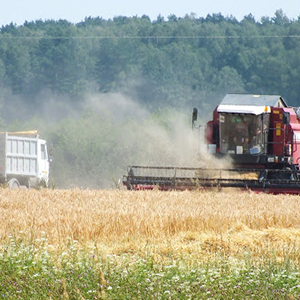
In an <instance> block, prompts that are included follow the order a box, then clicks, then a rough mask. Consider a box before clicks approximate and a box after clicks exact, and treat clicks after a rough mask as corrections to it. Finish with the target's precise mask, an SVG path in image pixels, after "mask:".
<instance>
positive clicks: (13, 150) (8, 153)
mask: <svg viewBox="0 0 300 300" xmlns="http://www.w3.org/2000/svg"><path fill="white" fill-rule="evenodd" d="M0 182H1V183H7V185H8V186H9V187H10V188H11V189H16V188H19V187H20V186H26V187H28V188H30V187H35V188H38V187H40V186H48V183H49V158H48V151H47V144H46V141H45V140H42V139H39V135H38V132H37V131H21V132H0Z"/></svg>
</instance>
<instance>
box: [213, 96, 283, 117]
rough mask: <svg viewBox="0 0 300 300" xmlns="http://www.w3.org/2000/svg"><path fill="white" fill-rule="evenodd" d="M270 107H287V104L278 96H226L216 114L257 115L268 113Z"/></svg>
mask: <svg viewBox="0 0 300 300" xmlns="http://www.w3.org/2000/svg"><path fill="white" fill-rule="evenodd" d="M271 107H287V104H286V102H285V101H284V99H283V98H282V97H281V96H279V95H252V94H227V95H226V96H225V97H224V98H223V100H222V101H221V103H220V105H219V106H218V112H225V113H245V114H246V113H247V114H255V115H259V114H262V113H264V112H270V111H271Z"/></svg>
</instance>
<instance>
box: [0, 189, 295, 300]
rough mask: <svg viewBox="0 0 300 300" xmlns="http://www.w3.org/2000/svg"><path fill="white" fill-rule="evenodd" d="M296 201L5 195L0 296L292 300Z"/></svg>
mask: <svg viewBox="0 0 300 300" xmlns="http://www.w3.org/2000/svg"><path fill="white" fill-rule="evenodd" d="M299 202H300V198H299V197H298V196H290V195H277V196H275V195H265V194H256V193H252V192H238V191H236V190H235V191H231V190H225V191H222V192H217V191H203V192H201V191H200V192H199V191H193V192H191V191H184V192H175V191H172V192H160V191H138V192H130V191H121V190H111V191H108V190H79V189H75V190H46V189H43V190H40V191H36V190H16V191H15V190H14V191H10V190H8V189H3V190H1V191H0V299H1V295H3V298H5V299H103V298H107V299H188V298H191V299H199V298H202V299H207V298H211V299H241V298H243V299H295V298H297V297H300V287H299V285H298V282H300V274H299V272H298V266H299V258H300V257H299V249H300V240H299V235H300V230H299V225H300V218H299V215H300V212H299V209H298V208H299Z"/></svg>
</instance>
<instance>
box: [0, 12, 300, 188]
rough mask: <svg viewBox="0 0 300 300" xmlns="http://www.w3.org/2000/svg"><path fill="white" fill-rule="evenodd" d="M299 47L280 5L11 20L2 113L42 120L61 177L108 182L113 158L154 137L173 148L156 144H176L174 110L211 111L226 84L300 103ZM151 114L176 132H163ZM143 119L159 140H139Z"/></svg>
mask: <svg viewBox="0 0 300 300" xmlns="http://www.w3.org/2000/svg"><path fill="white" fill-rule="evenodd" d="M299 49H300V18H298V19H297V20H290V19H288V18H287V17H286V16H285V14H284V12H283V11H282V10H277V11H276V12H275V13H274V16H273V17H264V18H262V19H261V20H259V21H257V20H255V18H254V17H253V16H252V15H251V14H249V15H247V16H245V17H244V18H243V19H242V20H241V21H237V19H236V18H234V17H233V16H230V17H224V16H223V15H222V14H213V15H208V16H207V17H205V18H197V17H196V15H194V14H188V15H186V16H185V17H182V18H179V17H176V16H175V15H170V16H168V18H166V19H165V18H164V17H162V16H158V17H157V19H156V20H153V21H151V20H150V18H149V17H148V16H146V15H144V16H142V17H125V16H118V17H115V18H113V19H109V20H105V19H103V18H101V17H95V18H92V17H87V18H86V19H85V20H84V21H82V22H79V23H77V24H73V23H71V22H68V21H67V20H58V21H54V20H45V21H42V20H36V21H26V22H25V23H24V24H23V25H22V26H16V25H15V24H13V23H11V24H8V25H6V26H2V27H1V29H0V88H1V90H2V93H0V116H1V124H0V125H1V127H2V129H3V130H14V129H16V130H22V129H25V127H28V128H29V127H30V126H31V127H32V126H36V127H38V128H37V129H39V130H40V131H41V132H42V133H43V134H44V135H45V136H46V137H47V139H48V140H50V141H51V143H52V144H53V148H55V151H54V153H56V154H55V155H56V157H55V160H54V162H53V169H54V171H53V174H54V177H56V178H58V181H59V182H62V181H65V182H66V181H68V180H67V178H69V179H70V178H72V174H78V178H79V177H81V174H82V173H83V172H84V173H85V174H86V178H89V180H87V182H86V183H85V186H93V187H97V186H107V184H104V183H103V180H104V178H105V180H106V179H107V178H108V177H110V178H112V177H115V176H118V175H115V174H112V173H111V171H109V170H114V172H115V173H116V174H119V173H120V172H121V170H122V169H123V168H124V167H125V166H126V163H131V162H135V161H140V162H143V159H142V158H144V159H146V160H150V159H149V153H148V156H147V154H146V153H145V152H146V149H147V150H148V151H149V152H152V153H156V154H157V152H162V153H163V152H166V151H163V150H161V151H160V150H159V149H158V148H157V149H156V150H155V148H154V146H153V145H154V144H156V146H157V147H158V146H159V144H162V145H161V146H162V149H167V148H166V147H167V145H166V143H168V144H169V146H170V147H171V148H172V143H173V141H174V139H175V136H174V132H172V131H173V130H174V126H176V124H173V123H172V122H173V121H174V120H173V119H172V118H177V120H178V119H180V118H181V117H182V116H181V115H180V116H179V115H178V114H180V113H181V112H182V114H183V116H184V117H182V118H183V119H184V122H185V123H186V124H187V123H188V122H189V121H188V118H187V119H185V117H186V116H187V112H188V111H191V110H192V108H193V107H198V108H200V111H201V113H202V115H203V116H204V117H206V118H208V117H209V116H210V114H211V112H212V110H213V108H214V107H215V105H217V104H218V103H219V101H220V100H221V99H222V98H223V96H224V95H225V94H226V93H229V92H234V93H254V94H278V95H281V96H283V98H284V99H285V100H286V101H287V103H288V104H289V105H293V106H300V84H299V78H300V51H299ZM118 96H119V97H118ZM122 100H124V101H122ZM95 107H97V108H96V109H95ZM137 114H138V115H139V114H140V115H139V117H138V118H137ZM188 117H189V116H188ZM149 124H151V126H153V125H154V128H156V129H155V132H156V133H157V132H158V127H157V126H159V128H160V129H161V128H163V131H164V132H168V133H169V134H170V135H169V137H170V136H172V135H173V136H172V138H174V139H173V140H172V138H170V139H169V137H168V139H166V138H165V137H164V138H163V142H161V143H160V142H157V140H156V139H157V136H158V135H157V134H156V135H155V134H152V131H151V133H150V130H149V128H151V126H150V125H149ZM137 128H138V129H139V133H137ZM30 129H31V128H30ZM142 131H144V133H147V132H148V136H147V138H146V140H147V141H149V140H150V141H152V142H153V141H155V142H154V143H152V144H151V146H147V147H145V146H142V145H141V141H142V140H143V138H144V135H142V133H141V132H142ZM149 135H150V136H151V138H149ZM152 138H153V140H152ZM176 139H177V137H176ZM129 140H130V141H134V142H130V143H129V142H128V141H129ZM178 143H179V144H180V138H178ZM173 146H174V145H173ZM184 151H187V150H184ZM153 155H154V154H153ZM168 155H169V156H170V161H172V159H171V156H172V154H171V153H169V154H168ZM120 159H121V161H120ZM154 160H155V159H154ZM163 161H164V162H167V161H168V158H166V157H164V159H163ZM148 163H151V161H148ZM168 163H169V162H168ZM66 166H68V167H66ZM108 174H109V175H108ZM105 180H104V181H105ZM69 181H70V182H68V184H71V181H72V180H71V179H70V180H69ZM73 182H74V180H73ZM80 182H82V181H81V179H78V180H77V181H76V183H74V184H77V183H78V185H79V184H80ZM61 186H63V184H61Z"/></svg>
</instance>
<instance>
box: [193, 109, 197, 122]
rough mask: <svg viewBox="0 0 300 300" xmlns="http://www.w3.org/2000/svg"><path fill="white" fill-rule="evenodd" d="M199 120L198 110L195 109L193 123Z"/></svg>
mask: <svg viewBox="0 0 300 300" xmlns="http://www.w3.org/2000/svg"><path fill="white" fill-rule="evenodd" d="M197 119H198V109H197V108H195V107H194V108H193V114H192V121H193V123H194V122H195V121H197Z"/></svg>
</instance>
